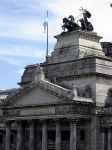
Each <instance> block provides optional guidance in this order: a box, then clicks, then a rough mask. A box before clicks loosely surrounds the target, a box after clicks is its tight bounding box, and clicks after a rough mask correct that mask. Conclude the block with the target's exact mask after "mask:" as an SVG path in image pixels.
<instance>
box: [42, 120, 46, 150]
mask: <svg viewBox="0 0 112 150" xmlns="http://www.w3.org/2000/svg"><path fill="white" fill-rule="evenodd" d="M42 150H47V122H46V120H43V121H42Z"/></svg>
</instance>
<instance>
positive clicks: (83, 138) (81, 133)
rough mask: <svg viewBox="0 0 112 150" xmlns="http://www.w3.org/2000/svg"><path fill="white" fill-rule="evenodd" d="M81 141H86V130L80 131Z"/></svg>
mask: <svg viewBox="0 0 112 150" xmlns="http://www.w3.org/2000/svg"><path fill="white" fill-rule="evenodd" d="M80 141H85V130H84V129H81V130H80Z"/></svg>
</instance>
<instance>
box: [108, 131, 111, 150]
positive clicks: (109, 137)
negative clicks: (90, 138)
mask: <svg viewBox="0 0 112 150" xmlns="http://www.w3.org/2000/svg"><path fill="white" fill-rule="evenodd" d="M111 132H112V131H111V129H108V150H112V133H111Z"/></svg>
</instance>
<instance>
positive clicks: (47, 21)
mask: <svg viewBox="0 0 112 150" xmlns="http://www.w3.org/2000/svg"><path fill="white" fill-rule="evenodd" d="M46 57H48V11H47V51H46Z"/></svg>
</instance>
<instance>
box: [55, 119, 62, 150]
mask: <svg viewBox="0 0 112 150" xmlns="http://www.w3.org/2000/svg"><path fill="white" fill-rule="evenodd" d="M55 149H56V150H61V126H60V122H59V121H56V142H55Z"/></svg>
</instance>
